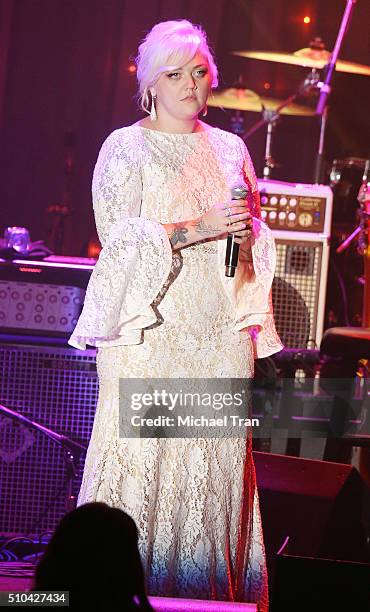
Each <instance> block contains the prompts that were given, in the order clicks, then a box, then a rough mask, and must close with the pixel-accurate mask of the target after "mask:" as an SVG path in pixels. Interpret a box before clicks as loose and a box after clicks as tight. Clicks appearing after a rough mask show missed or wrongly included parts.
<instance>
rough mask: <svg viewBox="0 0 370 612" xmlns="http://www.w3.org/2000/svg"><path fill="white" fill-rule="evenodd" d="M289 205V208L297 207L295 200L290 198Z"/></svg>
mask: <svg viewBox="0 0 370 612" xmlns="http://www.w3.org/2000/svg"><path fill="white" fill-rule="evenodd" d="M289 205H290V206H297V200H296V199H295V198H290V200H289Z"/></svg>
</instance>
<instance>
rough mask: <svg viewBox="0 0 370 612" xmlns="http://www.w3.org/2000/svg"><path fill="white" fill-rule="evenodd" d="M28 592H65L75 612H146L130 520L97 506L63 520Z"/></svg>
mask: <svg viewBox="0 0 370 612" xmlns="http://www.w3.org/2000/svg"><path fill="white" fill-rule="evenodd" d="M34 588H35V589H38V590H40V589H44V590H66V591H69V592H70V607H71V608H73V609H75V610H76V609H80V608H81V609H82V608H83V607H84V608H86V606H88V608H87V609H90V610H102V611H103V610H104V612H109V611H111V610H114V611H116V610H117V611H118V610H122V611H123V610H125V611H126V610H127V611H130V610H152V608H151V606H150V604H149V602H148V600H147V598H146V595H145V587H144V572H143V568H142V564H141V559H140V554H139V550H138V531H137V528H136V525H135V522H134V520H133V519H132V518H131V517H130V516H128V514H126V513H125V512H123V511H122V510H119V509H118V508H111V507H109V506H107V505H106V504H104V503H100V502H94V503H89V504H85V505H83V506H80V507H78V508H76V509H75V510H73V511H72V512H70V513H69V514H67V515H66V516H64V517H63V519H62V520H61V522H60V523H59V525H58V527H57V528H56V530H55V533H54V535H53V536H52V538H51V540H50V542H49V544H48V546H47V549H46V551H45V554H44V555H43V557H42V559H41V560H40V562H39V564H38V566H37V569H36V574H35V587H34ZM135 602H136V603H135Z"/></svg>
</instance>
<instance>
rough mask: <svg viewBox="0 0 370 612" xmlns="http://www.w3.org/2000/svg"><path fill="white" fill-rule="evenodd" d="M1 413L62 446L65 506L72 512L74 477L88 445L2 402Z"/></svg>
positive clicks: (0, 405)
mask: <svg viewBox="0 0 370 612" xmlns="http://www.w3.org/2000/svg"><path fill="white" fill-rule="evenodd" d="M0 414H4V415H5V416H7V417H10V418H11V419H13V420H14V421H17V422H18V423H22V424H23V425H25V426H26V427H29V428H30V429H36V430H37V431H39V432H41V433H42V434H44V435H45V436H47V437H48V438H51V439H52V440H53V441H54V442H55V443H56V444H58V445H59V446H61V447H62V449H63V452H64V460H65V462H66V468H67V486H66V489H67V490H66V501H65V508H66V512H70V511H71V510H73V509H74V507H75V498H74V496H73V494H72V484H73V479H74V478H76V476H77V463H78V460H79V458H80V455H81V454H82V453H83V452H85V451H86V450H87V447H86V446H84V445H83V444H80V443H79V442H75V441H74V440H72V439H71V438H68V437H67V436H65V435H64V434H58V433H57V432H56V431H53V430H52V429H48V428H47V427H45V426H44V425H41V424H40V423H36V421H31V419H28V418H27V417H25V416H23V414H19V412H16V411H15V410H11V409H10V408H7V407H6V406H3V405H2V404H0Z"/></svg>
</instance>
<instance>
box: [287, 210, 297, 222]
mask: <svg viewBox="0 0 370 612" xmlns="http://www.w3.org/2000/svg"><path fill="white" fill-rule="evenodd" d="M295 218H296V214H295V213H294V212H290V213H289V214H288V219H289V221H295Z"/></svg>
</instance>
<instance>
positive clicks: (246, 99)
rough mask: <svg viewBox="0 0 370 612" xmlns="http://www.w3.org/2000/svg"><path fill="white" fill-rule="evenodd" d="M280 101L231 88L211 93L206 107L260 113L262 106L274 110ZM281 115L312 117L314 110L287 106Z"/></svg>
mask: <svg viewBox="0 0 370 612" xmlns="http://www.w3.org/2000/svg"><path fill="white" fill-rule="evenodd" d="M281 103H282V100H275V99H274V98H265V97H263V96H262V97H260V96H259V95H258V94H256V93H255V92H254V91H252V90H251V89H239V88H236V87H231V88H230V89H224V90H222V91H216V92H212V93H211V95H210V97H209V99H208V102H207V104H208V106H222V107H224V108H230V109H235V110H242V111H252V112H254V113H260V112H261V111H262V105H263V106H264V107H265V108H267V109H268V110H275V109H276V108H277V107H278V106H279V105H280V104H281ZM281 114H282V115H314V114H315V110H314V109H312V108H309V107H308V106H303V105H301V104H293V103H292V104H289V106H286V107H285V108H283V109H282V111H281Z"/></svg>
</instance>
